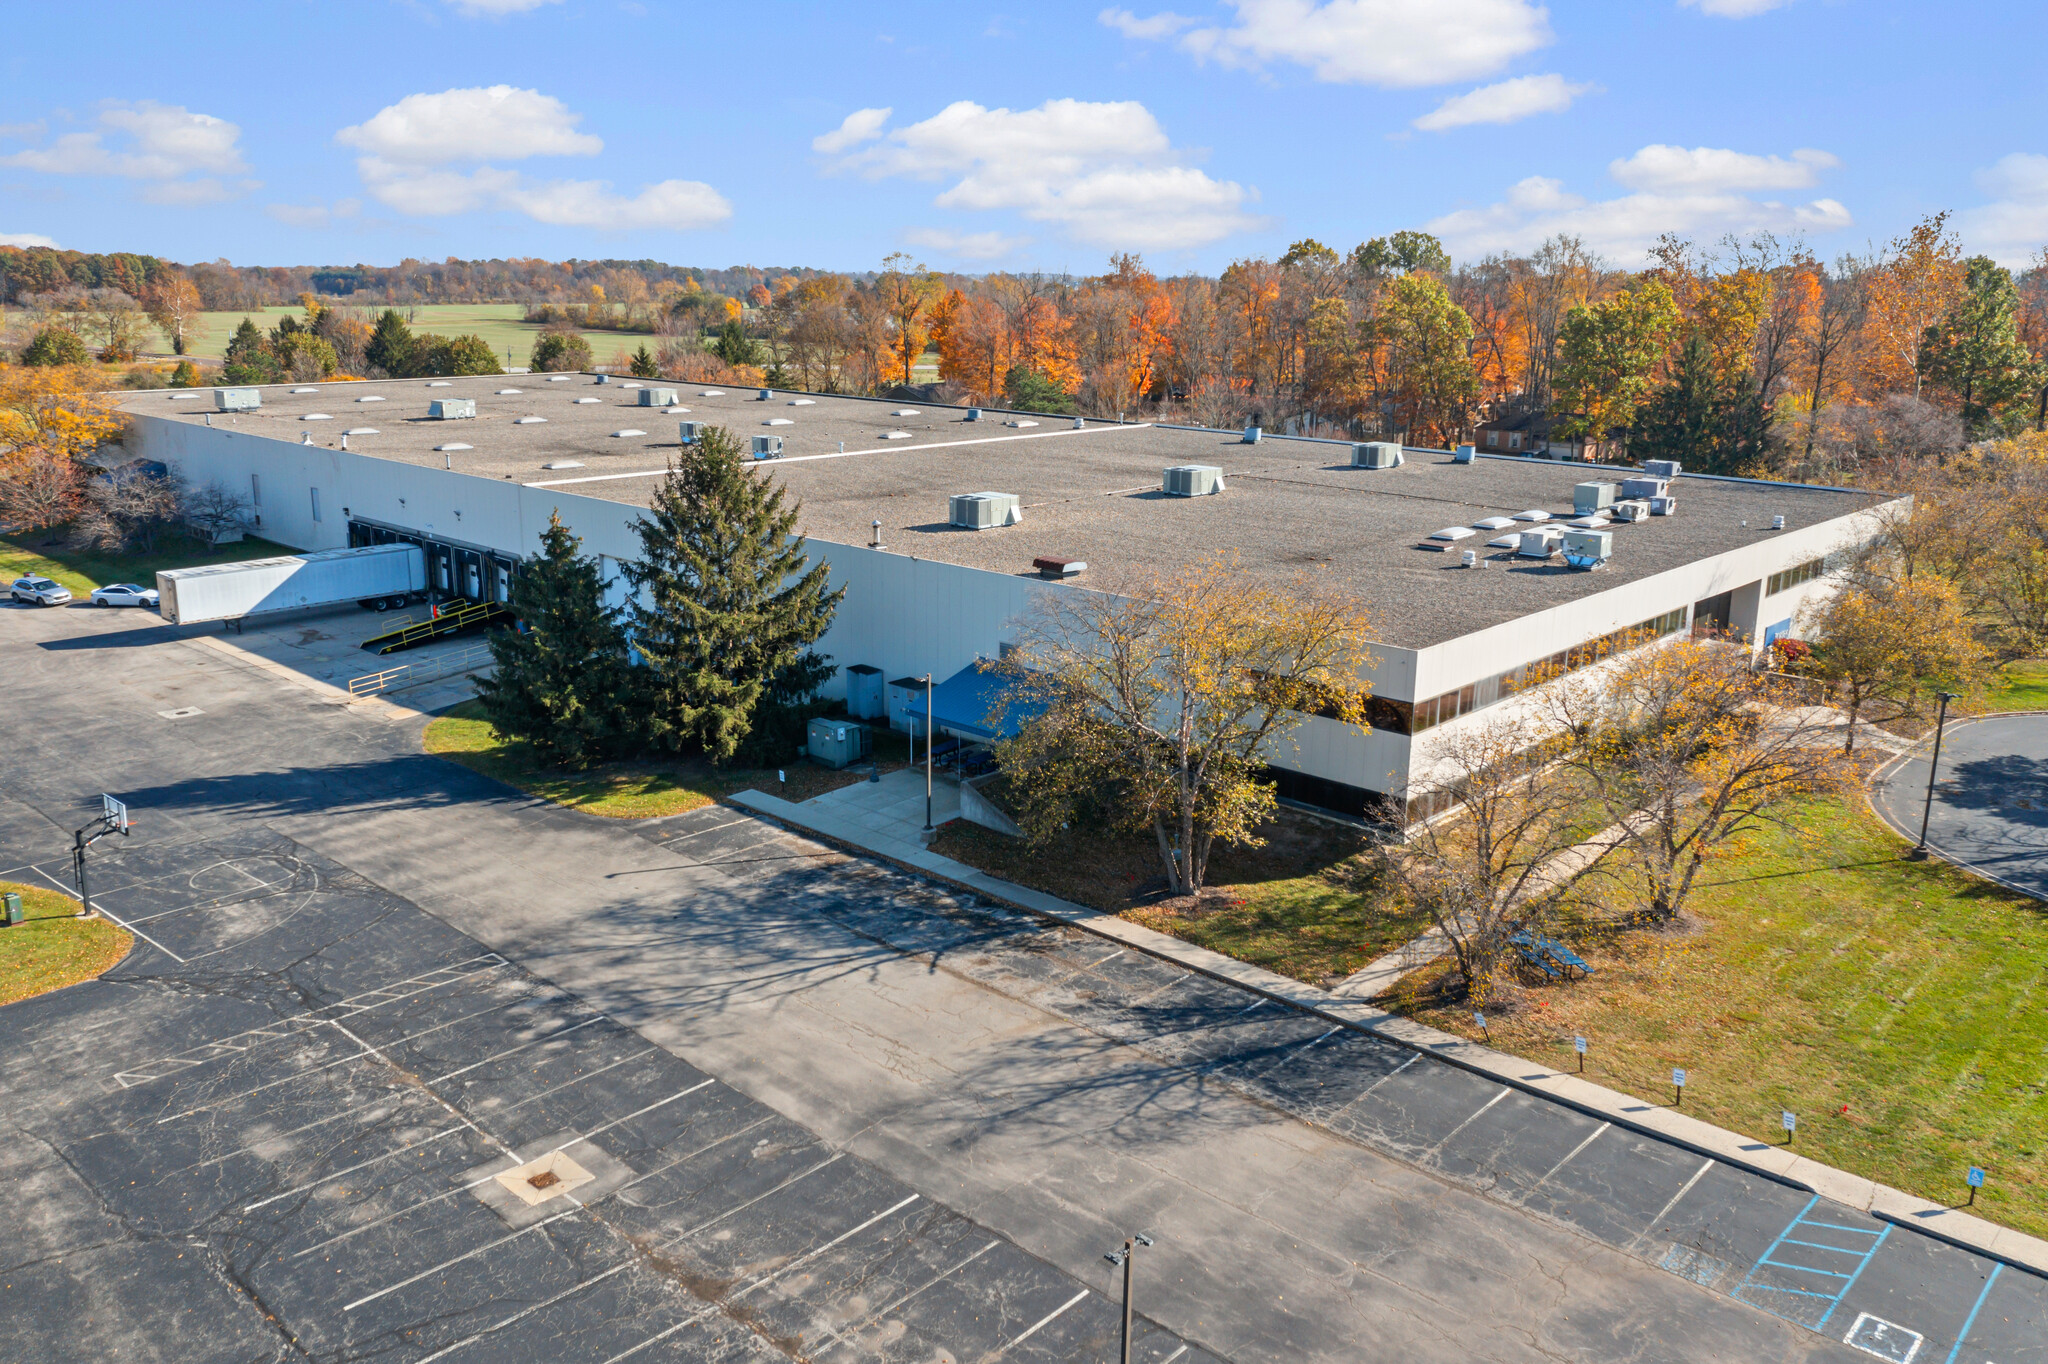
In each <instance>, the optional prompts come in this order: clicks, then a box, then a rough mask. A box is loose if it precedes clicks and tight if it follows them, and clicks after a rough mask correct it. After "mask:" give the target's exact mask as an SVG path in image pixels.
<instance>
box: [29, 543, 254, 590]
mask: <svg viewBox="0 0 2048 1364" xmlns="http://www.w3.org/2000/svg"><path fill="white" fill-rule="evenodd" d="M49 538H50V537H49V536H48V535H44V534H34V535H20V536H15V537H14V538H12V539H4V538H0V575H4V581H6V582H13V581H14V580H15V579H16V578H19V577H21V576H22V575H23V574H26V573H36V574H40V575H42V576H43V577H45V578H54V579H56V580H57V581H58V582H60V583H62V584H64V586H66V587H68V588H70V589H71V594H72V595H73V596H74V597H77V598H79V599H80V600H81V601H82V600H84V598H85V596H86V594H87V593H89V592H91V591H92V590H93V589H94V588H95V587H104V586H106V585H107V584H108V583H141V584H142V585H143V586H144V587H154V586H156V575H157V574H158V573H159V572H161V571H162V570H164V569H167V568H191V567H194V566H195V565H198V564H224V563H236V562H239V561H241V560H243V559H267V558H270V557H272V556H273V555H278V554H290V553H293V551H292V550H291V549H289V548H287V547H286V546H284V545H279V544H273V543H271V542H270V541H268V540H257V539H254V538H251V539H246V540H240V541H237V542H235V543H234V544H231V545H211V546H209V545H201V544H199V543H197V542H196V541H190V540H184V539H178V540H176V541H174V542H170V543H166V544H165V545H164V546H163V547H162V548H160V549H159V550H158V552H156V553H154V554H123V555H115V556H109V555H104V554H99V553H95V552H93V551H90V550H81V549H77V548H75V547H73V546H71V545H70V544H69V543H68V542H61V543H58V544H55V545H49V544H45V543H43V542H44V541H46V540H48V539H49Z"/></svg>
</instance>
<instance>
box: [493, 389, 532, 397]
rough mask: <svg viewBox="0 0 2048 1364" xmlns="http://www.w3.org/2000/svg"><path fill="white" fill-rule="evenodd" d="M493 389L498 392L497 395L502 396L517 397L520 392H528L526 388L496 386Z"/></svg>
mask: <svg viewBox="0 0 2048 1364" xmlns="http://www.w3.org/2000/svg"><path fill="white" fill-rule="evenodd" d="M491 391H492V392H493V393H495V394H497V396H499V397H500V398H516V397H518V396H519V395H520V394H522V393H524V392H526V390H525V389H523V388H496V389H492V390H491Z"/></svg>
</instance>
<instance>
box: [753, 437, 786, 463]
mask: <svg viewBox="0 0 2048 1364" xmlns="http://www.w3.org/2000/svg"><path fill="white" fill-rule="evenodd" d="M753 452H754V458H755V459H781V458H782V437H780V436H756V437H754V441H753Z"/></svg>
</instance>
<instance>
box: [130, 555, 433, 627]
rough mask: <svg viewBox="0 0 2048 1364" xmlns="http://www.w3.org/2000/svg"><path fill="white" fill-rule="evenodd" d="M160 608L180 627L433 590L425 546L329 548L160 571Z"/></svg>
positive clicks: (389, 602) (386, 600) (394, 600)
mask: <svg viewBox="0 0 2048 1364" xmlns="http://www.w3.org/2000/svg"><path fill="white" fill-rule="evenodd" d="M156 590H157V610H158V611H159V612H161V613H162V615H163V618H164V619H165V620H167V621H169V622H170V623H171V624H173V625H190V624H193V623H195V622H197V621H208V620H234V621H238V620H241V619H242V618H243V617H245V616H256V615H267V614H269V613H270V612H273V611H299V610H304V609H307V608H309V607H316V606H335V605H339V604H340V603H342V602H360V603H362V604H363V605H365V606H378V607H382V606H396V605H399V604H401V603H403V602H405V601H407V600H409V599H411V598H413V597H414V596H416V595H418V594H419V593H422V592H424V591H426V590H427V565H426V560H425V557H424V556H423V555H422V554H421V553H420V548H419V546H418V545H370V546H368V547H366V548H363V549H327V550H321V551H319V552H318V553H314V554H288V555H285V556H283V557H281V558H277V559H248V560H245V561H243V562H241V563H238V564H208V565H207V566H205V567H204V568H174V569H171V570H169V571H168V572H164V573H159V574H157V575H156Z"/></svg>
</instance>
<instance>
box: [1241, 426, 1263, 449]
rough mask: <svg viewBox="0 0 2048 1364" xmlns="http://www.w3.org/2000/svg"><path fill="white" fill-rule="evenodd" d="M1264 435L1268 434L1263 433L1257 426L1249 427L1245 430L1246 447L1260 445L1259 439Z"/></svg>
mask: <svg viewBox="0 0 2048 1364" xmlns="http://www.w3.org/2000/svg"><path fill="white" fill-rule="evenodd" d="M1264 434H1266V433H1265V432H1264V431H1261V430H1260V429H1259V428H1258V427H1256V426H1247V427H1246V428H1245V429H1244V443H1245V444H1246V445H1257V444H1258V443H1259V437H1260V436H1263V435H1264Z"/></svg>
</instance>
